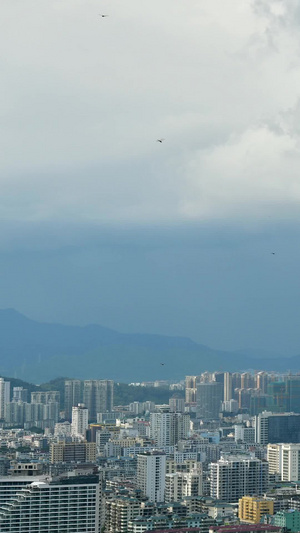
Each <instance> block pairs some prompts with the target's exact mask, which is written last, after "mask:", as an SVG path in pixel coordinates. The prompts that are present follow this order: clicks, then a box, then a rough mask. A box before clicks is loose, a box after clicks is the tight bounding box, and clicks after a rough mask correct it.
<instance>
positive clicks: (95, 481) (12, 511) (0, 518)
mask: <svg viewBox="0 0 300 533" xmlns="http://www.w3.org/2000/svg"><path fill="white" fill-rule="evenodd" d="M101 503H102V497H101V483H100V482H99V476H98V475H89V476H74V477H68V478H65V479H61V480H55V481H54V480H53V481H52V480H50V481H35V482H33V483H30V484H28V485H27V486H26V487H23V488H20V490H19V491H17V492H16V494H15V496H14V497H13V498H11V499H10V500H9V501H8V502H6V504H5V505H3V506H1V507H0V531H1V532H3V533H5V532H7V533H12V532H18V533H29V532H30V533H42V532H46V531H51V533H62V532H63V531H72V532H74V533H82V532H83V531H84V532H86V533H88V532H90V533H96V532H97V533H100V530H101V527H102V525H103V524H102V522H101V519H102V513H101Z"/></svg>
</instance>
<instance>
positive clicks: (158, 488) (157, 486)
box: [137, 451, 166, 502]
mask: <svg viewBox="0 0 300 533" xmlns="http://www.w3.org/2000/svg"><path fill="white" fill-rule="evenodd" d="M165 477H166V456H165V455H164V454H163V453H160V452H156V451H153V452H148V453H145V454H140V455H138V456H137V486H138V488H139V489H141V490H142V491H143V493H144V494H145V496H147V497H148V498H149V501H150V502H163V501H164V497H165Z"/></svg>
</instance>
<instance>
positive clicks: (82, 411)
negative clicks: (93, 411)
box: [72, 403, 89, 437]
mask: <svg viewBox="0 0 300 533" xmlns="http://www.w3.org/2000/svg"><path fill="white" fill-rule="evenodd" d="M88 425H89V411H88V409H86V407H85V406H84V404H82V403H79V404H78V406H77V407H72V435H74V436H81V437H85V432H86V430H87V429H88Z"/></svg>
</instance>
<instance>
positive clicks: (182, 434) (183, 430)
mask: <svg viewBox="0 0 300 533" xmlns="http://www.w3.org/2000/svg"><path fill="white" fill-rule="evenodd" d="M189 431H190V416H189V415H187V414H182V413H151V414H150V435H151V438H152V439H153V440H154V441H155V445H156V446H173V445H174V444H177V442H178V441H179V440H182V439H186V438H187V437H188V436H189Z"/></svg>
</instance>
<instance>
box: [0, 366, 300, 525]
mask: <svg viewBox="0 0 300 533" xmlns="http://www.w3.org/2000/svg"><path fill="white" fill-rule="evenodd" d="M299 383H300V376H298V375H275V374H274V373H268V372H264V371H259V372H253V373H252V372H243V373H239V372H234V373H231V372H227V371H224V372H223V371H216V372H203V373H202V374H199V375H194V376H187V377H186V378H185V380H182V381H181V382H173V383H169V384H168V383H166V381H160V382H159V381H158V382H157V387H156V388H157V389H158V393H159V394H157V397H159V398H160V399H161V398H162V397H164V398H165V403H158V402H157V399H156V398H155V395H154V396H153V389H147V384H145V383H144V384H143V385H142V386H141V385H138V384H132V386H131V387H128V398H130V400H131V401H130V402H129V403H128V404H127V403H126V404H125V405H123V404H120V405H114V403H115V402H114V389H115V384H114V382H113V381H112V380H98V379H97V380H96V379H91V380H79V379H66V380H65V382H64V384H63V387H61V386H60V388H59V390H41V388H39V387H35V390H32V389H26V388H23V387H21V386H18V387H11V386H10V385H11V384H10V383H9V380H6V379H4V378H2V379H0V410H1V412H2V418H1V420H0V531H4V532H5V531H7V532H8V531H9V532H15V533H17V532H18V533H35V532H36V533H42V532H43V533H46V532H49V533H50V532H51V533H52V532H57V533H64V532H66V533H71V532H72V533H73V532H75V533H86V532H97V533H100V532H101V531H102V532H103V533H144V532H148V531H156V532H158V533H162V532H163V533H166V532H168V531H170V532H171V533H216V532H220V533H288V532H289V531H290V532H291V533H296V532H298V531H300V526H299V524H300V522H299V520H300V489H299V488H298V487H299V485H300V405H299V402H298V395H299V386H298V385H299ZM148 390H149V391H151V394H152V396H151V395H150V396H149V397H147V391H148ZM135 393H136V397H135ZM149 394H150V392H149ZM118 397H119V398H120V393H119V392H118ZM118 403H120V400H119V401H118ZM291 407H293V409H291Z"/></svg>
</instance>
